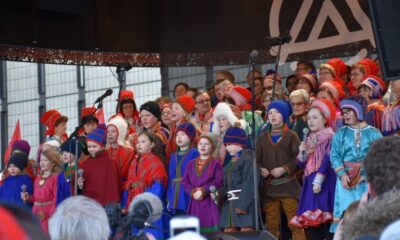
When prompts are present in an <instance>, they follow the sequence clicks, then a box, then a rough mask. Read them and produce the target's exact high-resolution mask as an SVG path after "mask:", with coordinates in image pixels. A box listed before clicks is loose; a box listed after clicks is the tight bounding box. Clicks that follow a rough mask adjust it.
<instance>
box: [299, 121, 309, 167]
mask: <svg viewBox="0 0 400 240" xmlns="http://www.w3.org/2000/svg"><path fill="white" fill-rule="evenodd" d="M309 133H310V129H308V128H303V142H304V143H305V142H306V139H307V137H308V134H309ZM301 155H302V158H303V161H306V157H307V156H306V151H302V152H301Z"/></svg>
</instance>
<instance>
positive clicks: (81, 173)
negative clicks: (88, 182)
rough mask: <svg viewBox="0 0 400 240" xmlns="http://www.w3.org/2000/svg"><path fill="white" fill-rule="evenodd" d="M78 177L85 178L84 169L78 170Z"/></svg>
mask: <svg viewBox="0 0 400 240" xmlns="http://www.w3.org/2000/svg"><path fill="white" fill-rule="evenodd" d="M78 177H80V178H83V169H82V168H79V169H78Z"/></svg>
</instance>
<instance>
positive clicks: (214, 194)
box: [209, 185, 218, 206]
mask: <svg viewBox="0 0 400 240" xmlns="http://www.w3.org/2000/svg"><path fill="white" fill-rule="evenodd" d="M209 190H210V196H211V199H212V200H213V201H214V203H215V205H217V206H218V196H217V188H216V187H215V186H214V185H211V186H210V189H209Z"/></svg>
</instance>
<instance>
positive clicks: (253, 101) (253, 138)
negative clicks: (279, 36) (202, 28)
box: [249, 51, 260, 231]
mask: <svg viewBox="0 0 400 240" xmlns="http://www.w3.org/2000/svg"><path fill="white" fill-rule="evenodd" d="M256 57H257V52H255V51H253V52H252V53H251V54H250V58H249V68H250V69H251V74H252V79H251V84H252V86H251V94H252V97H251V114H252V119H251V150H252V156H253V184H254V210H255V212H254V220H255V224H256V231H258V230H259V229H260V228H259V216H258V214H259V212H260V211H259V197H258V179H257V158H256V124H255V123H256V118H255V114H256V113H255V110H256V109H255V108H256V106H255V105H256V96H255V91H254V86H255V81H254V69H255V64H256Z"/></svg>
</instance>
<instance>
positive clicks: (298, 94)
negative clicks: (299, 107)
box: [289, 89, 310, 103]
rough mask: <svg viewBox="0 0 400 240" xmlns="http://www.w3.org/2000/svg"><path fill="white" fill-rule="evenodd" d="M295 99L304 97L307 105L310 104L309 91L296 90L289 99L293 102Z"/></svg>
mask: <svg viewBox="0 0 400 240" xmlns="http://www.w3.org/2000/svg"><path fill="white" fill-rule="evenodd" d="M294 97H302V98H303V99H304V102H305V103H309V102H310V96H309V95H308V93H307V91H306V90H304V89H297V90H294V91H293V92H292V93H290V95H289V99H290V100H292V98H294Z"/></svg>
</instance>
